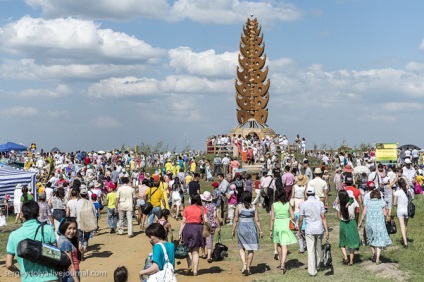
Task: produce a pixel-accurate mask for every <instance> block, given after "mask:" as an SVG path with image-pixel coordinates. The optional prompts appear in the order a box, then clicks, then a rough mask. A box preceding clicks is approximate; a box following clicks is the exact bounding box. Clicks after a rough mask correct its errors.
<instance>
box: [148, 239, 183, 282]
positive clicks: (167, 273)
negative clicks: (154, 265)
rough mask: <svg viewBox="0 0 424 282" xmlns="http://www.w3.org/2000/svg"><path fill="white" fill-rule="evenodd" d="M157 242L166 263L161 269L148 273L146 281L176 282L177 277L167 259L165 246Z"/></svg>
mask: <svg viewBox="0 0 424 282" xmlns="http://www.w3.org/2000/svg"><path fill="white" fill-rule="evenodd" d="M158 244H159V245H160V246H161V247H162V250H163V254H164V256H165V261H166V263H165V265H164V266H163V269H162V270H160V271H158V272H156V273H155V274H152V275H150V276H149V279H147V282H177V277H176V276H175V273H174V267H173V266H172V264H171V262H170V261H169V257H168V254H167V253H166V248H165V246H164V245H163V244H162V243H158Z"/></svg>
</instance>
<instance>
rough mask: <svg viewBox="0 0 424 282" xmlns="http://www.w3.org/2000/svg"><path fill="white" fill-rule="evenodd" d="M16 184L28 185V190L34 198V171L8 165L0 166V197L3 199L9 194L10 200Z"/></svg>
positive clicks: (35, 194)
mask: <svg viewBox="0 0 424 282" xmlns="http://www.w3.org/2000/svg"><path fill="white" fill-rule="evenodd" d="M17 184H22V185H23V186H28V192H31V193H32V194H33V195H34V198H36V196H37V193H36V183H35V173H34V172H29V171H26V170H21V169H16V168H13V167H10V166H3V167H0V199H4V196H5V195H6V194H9V195H10V197H11V199H12V201H13V197H14V191H15V188H16V185H17Z"/></svg>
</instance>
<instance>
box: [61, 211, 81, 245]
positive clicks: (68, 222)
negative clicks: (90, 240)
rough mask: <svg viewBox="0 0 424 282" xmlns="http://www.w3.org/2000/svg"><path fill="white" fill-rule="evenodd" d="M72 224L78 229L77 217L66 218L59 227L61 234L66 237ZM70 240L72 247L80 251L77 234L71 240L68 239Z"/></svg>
mask: <svg viewBox="0 0 424 282" xmlns="http://www.w3.org/2000/svg"><path fill="white" fill-rule="evenodd" d="M71 223H75V227H76V229H78V223H77V219H76V218H75V217H65V219H64V220H63V221H62V222H61V223H60V225H59V232H60V234H62V235H65V232H66V229H68V227H69V225H71ZM68 240H69V241H71V243H72V245H73V246H74V247H75V248H76V249H77V250H78V235H77V234H76V233H75V236H74V237H72V238H71V239H69V238H68Z"/></svg>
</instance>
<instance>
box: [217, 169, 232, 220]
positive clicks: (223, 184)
mask: <svg viewBox="0 0 424 282" xmlns="http://www.w3.org/2000/svg"><path fill="white" fill-rule="evenodd" d="M218 181H219V186H218V190H219V191H220V192H221V218H222V225H225V224H226V223H227V217H228V198H227V196H226V195H227V194H228V193H229V192H230V183H229V182H228V181H227V180H226V179H225V178H224V175H223V174H222V173H219V174H218Z"/></svg>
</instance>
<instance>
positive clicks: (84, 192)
mask: <svg viewBox="0 0 424 282" xmlns="http://www.w3.org/2000/svg"><path fill="white" fill-rule="evenodd" d="M80 194H81V195H87V194H88V190H87V188H85V187H84V188H80Z"/></svg>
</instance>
